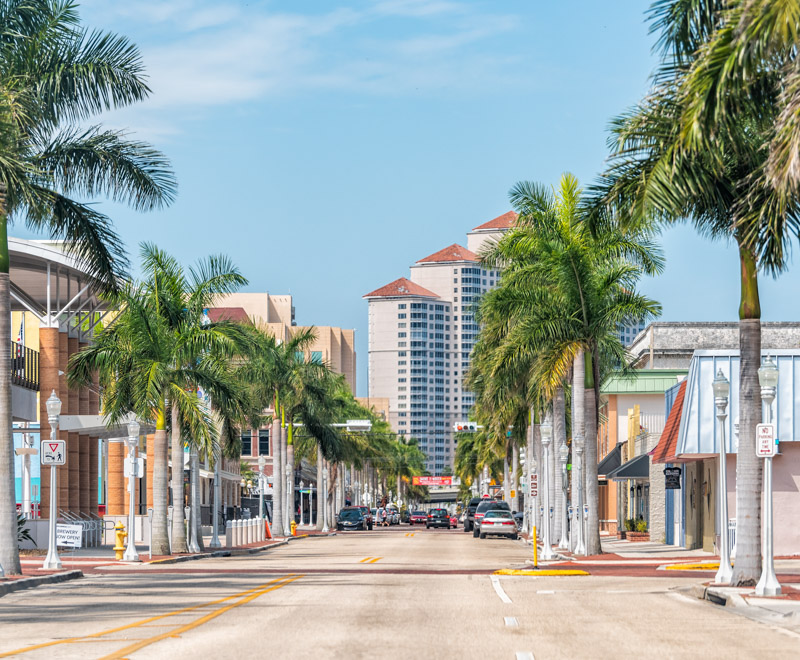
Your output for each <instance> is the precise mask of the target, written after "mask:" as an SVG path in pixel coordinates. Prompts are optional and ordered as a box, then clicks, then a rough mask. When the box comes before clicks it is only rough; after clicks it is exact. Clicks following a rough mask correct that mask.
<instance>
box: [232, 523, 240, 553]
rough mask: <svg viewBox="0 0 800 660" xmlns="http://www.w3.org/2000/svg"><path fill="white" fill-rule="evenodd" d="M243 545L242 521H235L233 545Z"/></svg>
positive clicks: (235, 546)
mask: <svg viewBox="0 0 800 660" xmlns="http://www.w3.org/2000/svg"><path fill="white" fill-rule="evenodd" d="M240 545H242V521H241V520H234V521H233V547H234V548H237V547H239V546H240Z"/></svg>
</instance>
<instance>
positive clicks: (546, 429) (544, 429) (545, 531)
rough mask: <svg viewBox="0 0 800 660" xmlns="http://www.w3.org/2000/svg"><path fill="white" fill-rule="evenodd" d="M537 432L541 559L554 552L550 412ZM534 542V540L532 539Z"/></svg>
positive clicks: (550, 557) (551, 424)
mask: <svg viewBox="0 0 800 660" xmlns="http://www.w3.org/2000/svg"><path fill="white" fill-rule="evenodd" d="M539 432H540V433H541V435H542V447H543V448H544V456H543V457H542V462H543V463H544V465H543V468H542V469H543V472H544V477H545V478H544V483H543V484H542V489H543V490H544V520H542V559H553V558H555V553H554V552H553V546H552V541H551V540H550V478H551V475H550V473H549V472H550V471H549V469H548V467H549V465H550V442H551V441H552V439H553V422H552V421H550V413H549V411H548V413H547V417H545V420H544V422H543V423H542V425H541V426H540V427H539ZM534 542H535V541H534Z"/></svg>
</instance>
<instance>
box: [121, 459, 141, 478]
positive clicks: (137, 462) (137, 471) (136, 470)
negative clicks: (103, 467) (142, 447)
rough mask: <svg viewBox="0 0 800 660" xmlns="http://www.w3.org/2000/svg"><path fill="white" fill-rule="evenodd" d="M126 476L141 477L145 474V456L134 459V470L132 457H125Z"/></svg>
mask: <svg viewBox="0 0 800 660" xmlns="http://www.w3.org/2000/svg"><path fill="white" fill-rule="evenodd" d="M124 469H125V475H124V476H125V478H126V479H127V478H128V477H133V478H134V479H140V478H141V477H142V475H144V459H143V458H134V459H133V470H131V459H130V458H126V459H125V468H124ZM131 472H133V474H131Z"/></svg>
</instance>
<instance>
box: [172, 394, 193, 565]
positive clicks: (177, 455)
mask: <svg viewBox="0 0 800 660" xmlns="http://www.w3.org/2000/svg"><path fill="white" fill-rule="evenodd" d="M171 453H172V553H173V554H175V553H176V552H188V551H189V549H188V547H187V545H186V526H185V523H184V514H183V502H184V495H183V491H184V488H183V440H182V438H181V427H180V424H179V423H178V407H177V406H175V405H173V406H172V452H171Z"/></svg>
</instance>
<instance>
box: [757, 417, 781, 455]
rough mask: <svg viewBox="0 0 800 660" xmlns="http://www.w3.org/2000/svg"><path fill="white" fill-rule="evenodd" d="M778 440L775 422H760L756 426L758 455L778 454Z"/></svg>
mask: <svg viewBox="0 0 800 660" xmlns="http://www.w3.org/2000/svg"><path fill="white" fill-rule="evenodd" d="M777 448H778V440H777V438H776V437H775V425H774V424H759V425H758V426H756V456H758V457H759V458H772V457H773V456H775V454H776V450H777Z"/></svg>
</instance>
